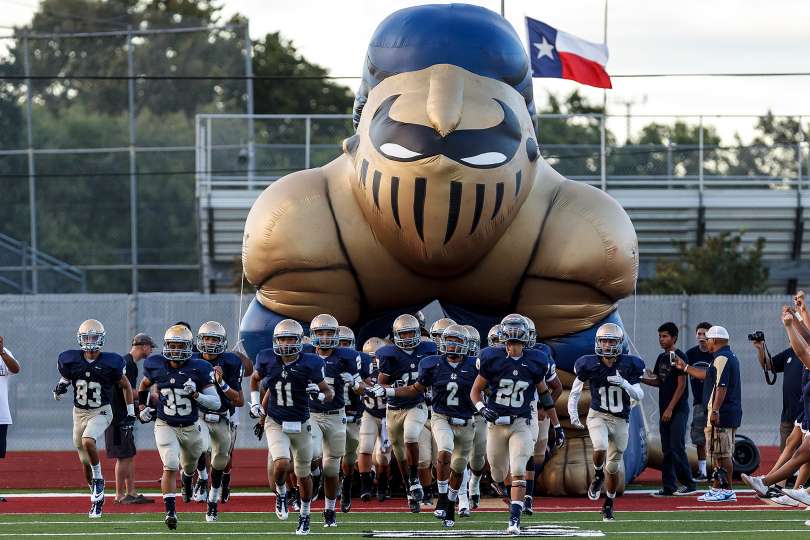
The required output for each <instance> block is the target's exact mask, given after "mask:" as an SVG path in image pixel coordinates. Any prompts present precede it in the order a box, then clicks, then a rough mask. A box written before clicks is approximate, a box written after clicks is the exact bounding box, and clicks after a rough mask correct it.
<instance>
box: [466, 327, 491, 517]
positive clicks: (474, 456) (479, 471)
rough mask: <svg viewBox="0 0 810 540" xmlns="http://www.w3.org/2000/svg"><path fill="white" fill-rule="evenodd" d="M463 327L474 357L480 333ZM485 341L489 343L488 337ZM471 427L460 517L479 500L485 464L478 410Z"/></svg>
mask: <svg viewBox="0 0 810 540" xmlns="http://www.w3.org/2000/svg"><path fill="white" fill-rule="evenodd" d="M464 328H466V329H467V332H468V333H469V334H470V350H469V351H468V352H467V355H468V356H470V357H472V358H473V359H476V358H478V355H479V354H480V352H481V334H479V333H478V330H477V329H476V328H475V327H474V326H470V325H464ZM493 328H495V329H496V332H495V334H496V336H497V328H498V327H497V326H494V327H493ZM496 339H497V338H496ZM487 343H488V344H489V339H488V340H487ZM473 427H474V428H475V438H474V439H473V445H472V448H471V449H470V456H469V468H468V469H467V470H465V471H464V480H463V483H462V486H461V490H460V491H459V506H458V509H459V511H458V514H459V516H461V517H469V516H470V509H472V510H475V509H476V508H478V505H479V504H480V502H481V477H482V476H483V475H484V468H485V467H486V464H487V423H486V421H485V420H484V419H483V418H481V415H480V414H479V413H478V411H475V414H474V415H473Z"/></svg>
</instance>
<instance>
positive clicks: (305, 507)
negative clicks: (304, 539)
mask: <svg viewBox="0 0 810 540" xmlns="http://www.w3.org/2000/svg"><path fill="white" fill-rule="evenodd" d="M301 515H302V516H308V515H309V501H304V500H302V501H301Z"/></svg>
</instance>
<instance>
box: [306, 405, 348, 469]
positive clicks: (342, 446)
mask: <svg viewBox="0 0 810 540" xmlns="http://www.w3.org/2000/svg"><path fill="white" fill-rule="evenodd" d="M309 423H310V424H311V425H312V459H313V460H315V459H318V458H320V457H323V458H325V459H330V458H331V459H340V458H342V457H343V454H344V453H345V452H346V414H345V413H344V412H343V410H341V411H340V413H339V414H324V413H312V414H311V415H310V418H309Z"/></svg>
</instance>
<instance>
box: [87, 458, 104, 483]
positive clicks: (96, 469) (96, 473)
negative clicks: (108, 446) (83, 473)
mask: <svg viewBox="0 0 810 540" xmlns="http://www.w3.org/2000/svg"><path fill="white" fill-rule="evenodd" d="M90 469H92V471H93V480H99V479H101V478H104V477H103V476H101V462H100V461H99V462H98V463H96V464H95V465H90Z"/></svg>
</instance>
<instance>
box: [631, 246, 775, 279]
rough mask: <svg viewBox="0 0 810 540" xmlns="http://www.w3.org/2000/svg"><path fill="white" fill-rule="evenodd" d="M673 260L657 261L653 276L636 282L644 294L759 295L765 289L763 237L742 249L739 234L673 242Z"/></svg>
mask: <svg viewBox="0 0 810 540" xmlns="http://www.w3.org/2000/svg"><path fill="white" fill-rule="evenodd" d="M675 246H676V247H677V248H678V258H677V259H676V260H672V261H670V260H660V259H659V260H658V263H657V264H656V267H655V268H656V270H655V277H653V278H651V279H648V280H644V281H642V282H640V283H639V292H643V293H647V294H759V293H763V292H765V291H766V290H767V289H768V268H767V267H766V266H765V265H764V264H763V261H762V252H763V249H764V247H765V239H764V238H758V239H757V240H756V242H755V243H754V245H753V246H751V247H749V248H745V249H743V248H742V233H741V232H740V233H734V234H732V233H729V232H724V233H721V234H719V235H717V236H708V237H706V239H705V241H704V243H703V245H702V246H691V247H690V246H687V244H686V243H685V242H675Z"/></svg>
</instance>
